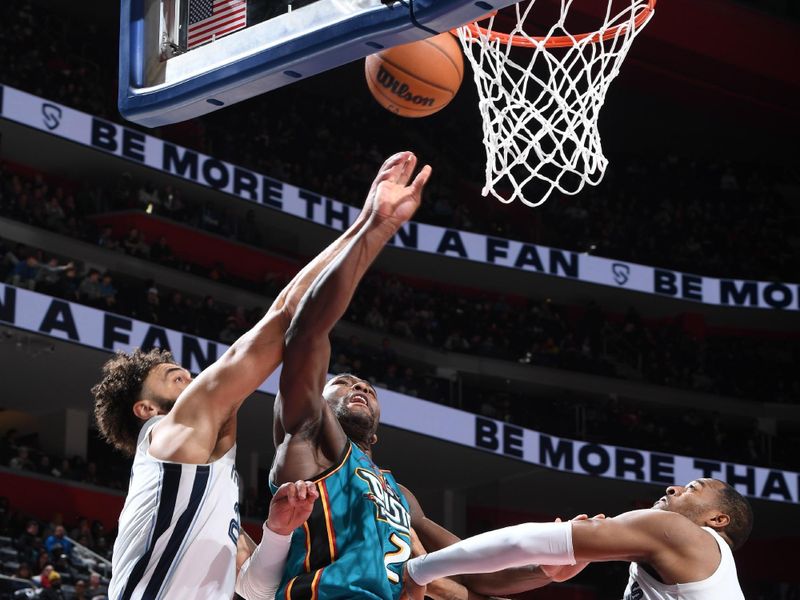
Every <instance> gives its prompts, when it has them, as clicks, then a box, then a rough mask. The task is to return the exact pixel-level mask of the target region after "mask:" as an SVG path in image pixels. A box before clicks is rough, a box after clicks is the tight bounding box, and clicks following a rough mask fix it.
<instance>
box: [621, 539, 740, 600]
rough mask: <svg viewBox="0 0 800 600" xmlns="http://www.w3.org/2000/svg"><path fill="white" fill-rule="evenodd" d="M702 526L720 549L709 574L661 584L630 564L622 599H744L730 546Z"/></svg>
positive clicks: (635, 565)
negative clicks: (695, 578)
mask: <svg viewBox="0 0 800 600" xmlns="http://www.w3.org/2000/svg"><path fill="white" fill-rule="evenodd" d="M703 529H705V530H706V531H708V532H709V533H710V534H711V535H712V536H714V539H715V540H716V542H717V545H718V546H719V551H720V561H719V566H718V567H717V570H716V571H714V572H713V573H712V574H711V576H710V577H708V578H706V579H703V580H702V581H694V582H692V583H677V584H675V585H665V584H663V583H661V582H660V581H658V580H657V579H656V578H655V577H653V576H652V575H650V574H649V573H648V572H647V571H645V570H644V569H642V568H641V567H640V566H639V565H638V564H637V563H631V568H630V578H629V579H628V587H627V588H625V599H624V600H744V594H742V588H740V587H739V579H738V577H737V576H736V563H735V562H734V561H733V552H731V549H730V546H728V544H727V542H726V541H725V540H723V539H722V538H721V537H720V535H719V534H718V533H717V532H716V531H714V530H713V529H711V528H710V527H703Z"/></svg>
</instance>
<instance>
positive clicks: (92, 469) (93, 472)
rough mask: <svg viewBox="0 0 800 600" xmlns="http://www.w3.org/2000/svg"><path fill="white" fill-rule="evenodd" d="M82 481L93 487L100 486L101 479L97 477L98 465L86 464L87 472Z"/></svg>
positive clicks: (90, 462)
mask: <svg viewBox="0 0 800 600" xmlns="http://www.w3.org/2000/svg"><path fill="white" fill-rule="evenodd" d="M82 481H83V482H84V483H89V484H91V485H99V483H100V479H99V478H98V476H97V463H96V462H94V461H89V462H88V463H86V472H85V473H84V474H83V479H82Z"/></svg>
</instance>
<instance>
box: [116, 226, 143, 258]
mask: <svg viewBox="0 0 800 600" xmlns="http://www.w3.org/2000/svg"><path fill="white" fill-rule="evenodd" d="M122 247H123V248H124V249H125V252H127V253H128V254H130V255H131V256H136V257H138V258H147V257H148V256H149V255H150V249H149V248H148V247H147V244H145V243H144V237H143V236H142V233H141V232H140V231H139V230H138V229H136V228H135V227H133V228H131V230H130V231H128V235H127V236H126V237H125V239H124V240H123V241H122Z"/></svg>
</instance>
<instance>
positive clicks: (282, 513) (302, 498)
mask: <svg viewBox="0 0 800 600" xmlns="http://www.w3.org/2000/svg"><path fill="white" fill-rule="evenodd" d="M317 498H319V492H317V486H316V485H314V484H313V483H311V482H310V481H295V482H294V483H284V484H283V485H282V486H281V487H279V488H278V491H277V492H275V495H274V496H273V497H272V501H271V502H270V503H269V515H268V516H267V527H269V528H270V529H271V530H272V531H274V532H275V533H277V534H279V535H289V534H290V533H292V532H293V531H294V530H295V529H297V528H298V527H300V526H301V525H302V524H303V523H305V522H306V521H307V520H308V517H309V516H311V510H312V509H313V508H314V502H315V501H316V499H317Z"/></svg>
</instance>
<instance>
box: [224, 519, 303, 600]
mask: <svg viewBox="0 0 800 600" xmlns="http://www.w3.org/2000/svg"><path fill="white" fill-rule="evenodd" d="M263 529H264V535H263V536H262V538H261V543H260V544H259V545H258V546H256V549H255V550H253V554H252V555H251V556H250V558H248V559H247V560H246V561H244V564H243V565H242V568H241V569H240V570H239V576H238V577H237V578H236V593H237V594H239V595H240V596H242V597H243V598H245V600H275V594H276V593H277V591H278V587H279V586H280V584H281V577H282V576H283V567H284V566H286V557H287V555H288V554H289V545H290V544H291V542H292V536H291V534H289V535H279V534H277V533H275V532H273V531H272V530H271V529H270V528H269V527H267V526H266V524H265V525H264V526H263Z"/></svg>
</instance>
